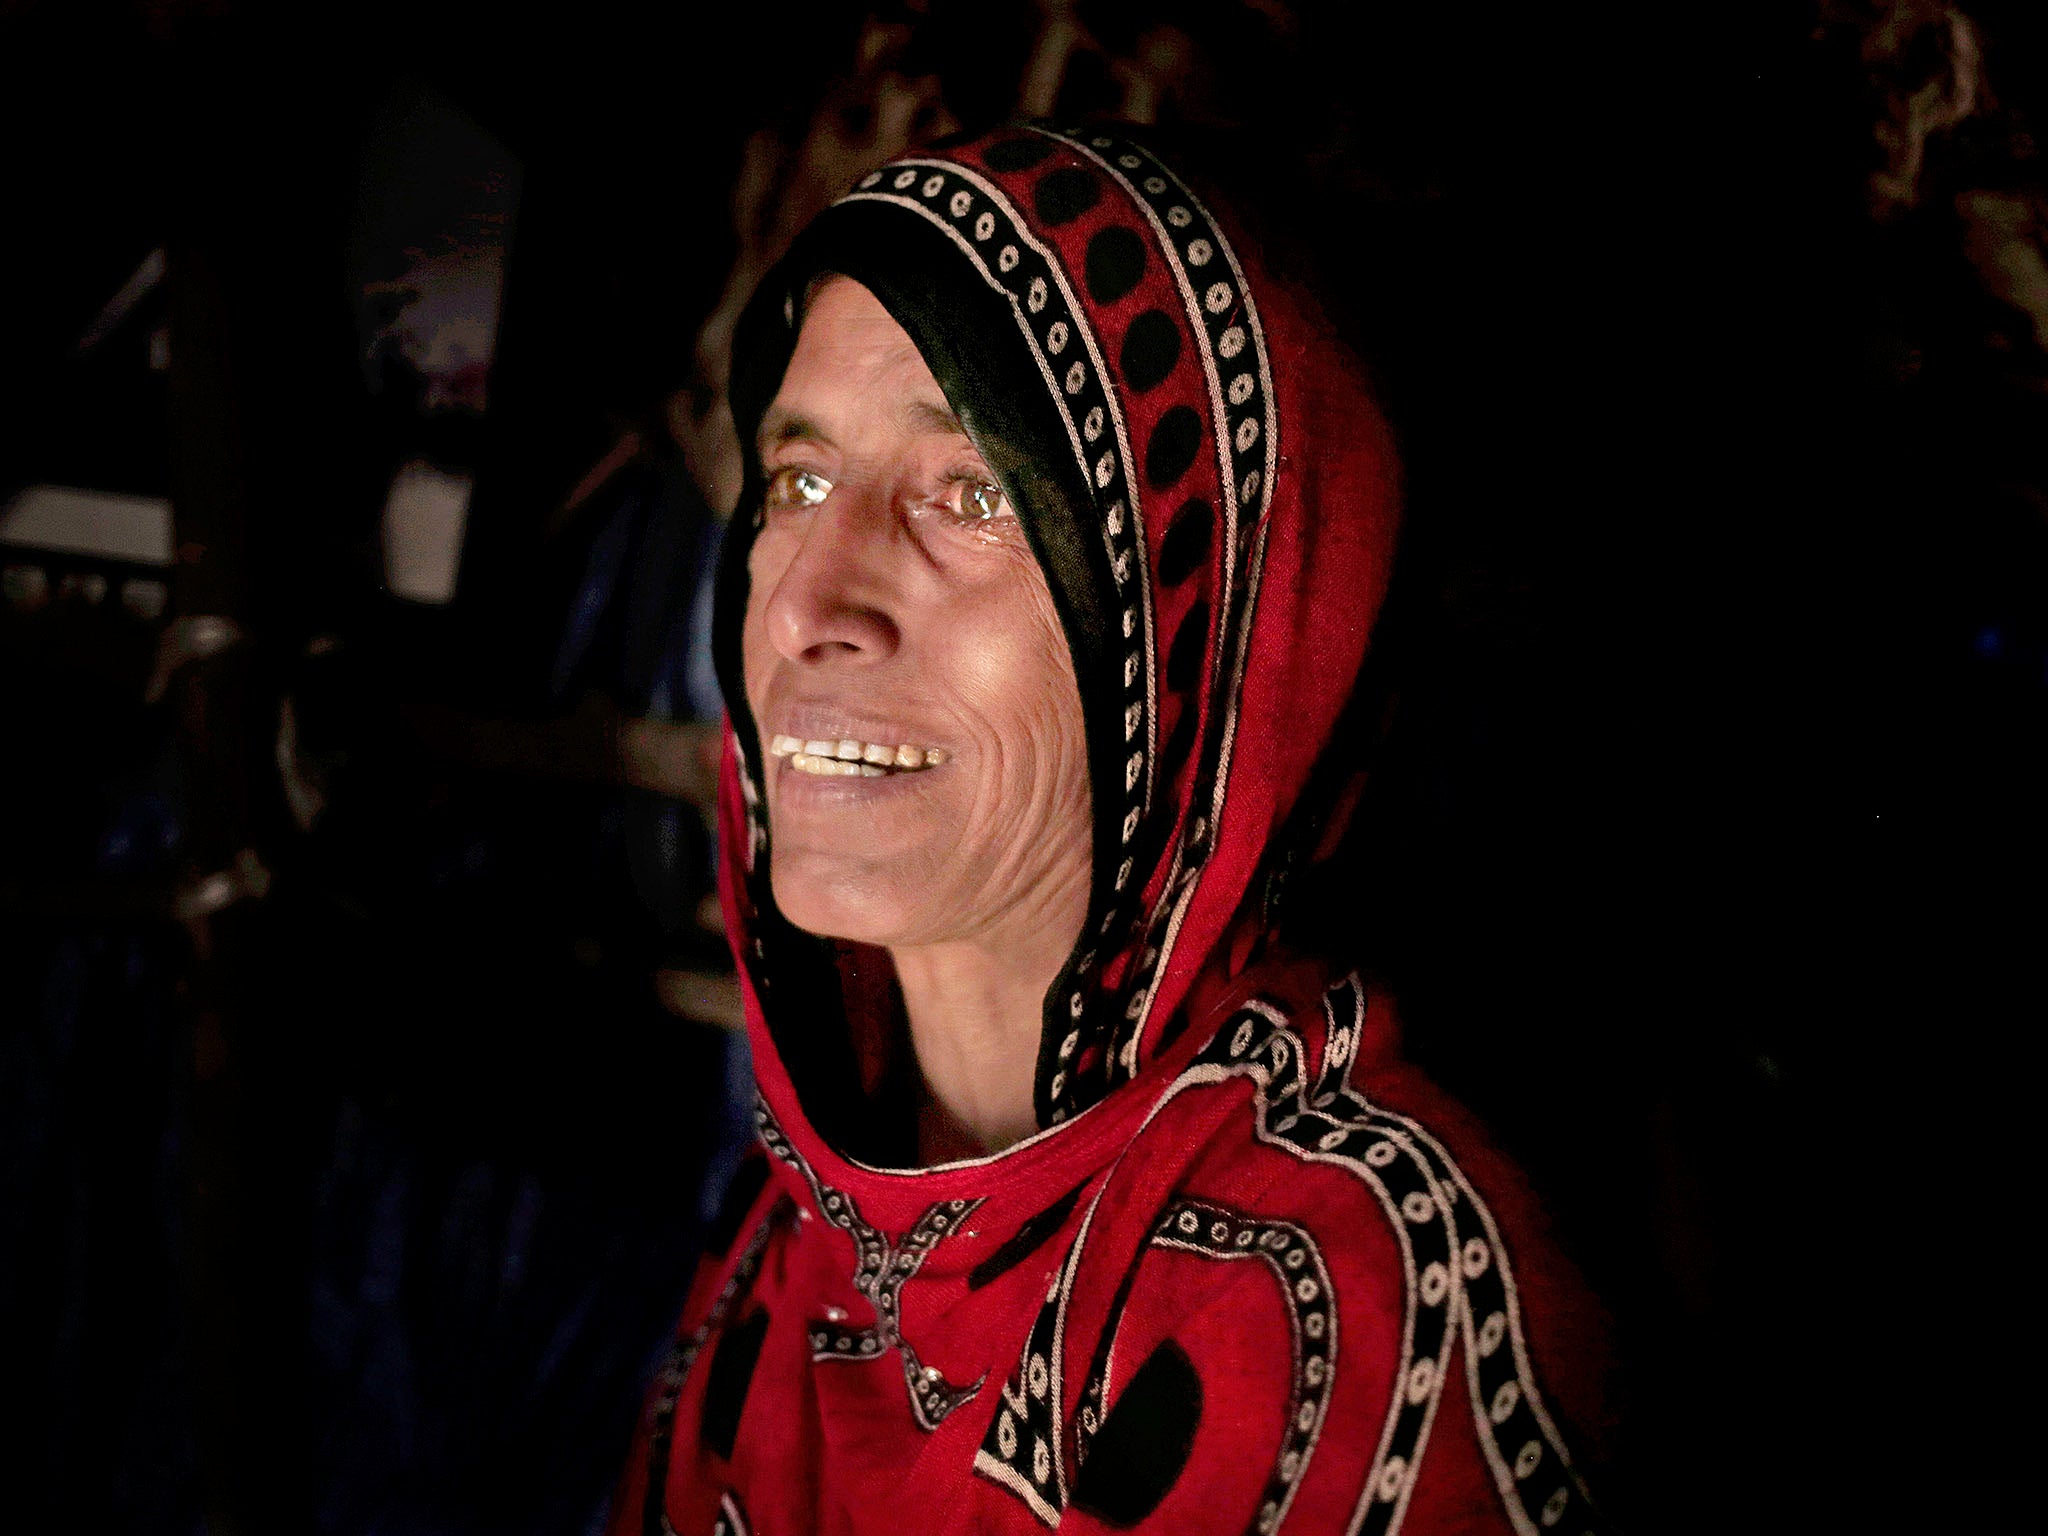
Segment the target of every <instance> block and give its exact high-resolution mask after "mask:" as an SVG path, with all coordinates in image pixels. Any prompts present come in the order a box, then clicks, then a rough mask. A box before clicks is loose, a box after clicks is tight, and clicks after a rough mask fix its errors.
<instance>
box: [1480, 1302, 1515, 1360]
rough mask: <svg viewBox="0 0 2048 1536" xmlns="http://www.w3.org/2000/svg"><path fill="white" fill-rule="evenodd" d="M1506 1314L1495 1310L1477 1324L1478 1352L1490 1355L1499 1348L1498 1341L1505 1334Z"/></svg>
mask: <svg viewBox="0 0 2048 1536" xmlns="http://www.w3.org/2000/svg"><path fill="white" fill-rule="evenodd" d="M1507 1331H1508V1315H1507V1314H1506V1313H1505V1312H1495V1313H1493V1314H1492V1315H1490V1316H1489V1317H1488V1318H1487V1319H1486V1321H1485V1322H1483V1323H1481V1324H1480V1325H1479V1353H1480V1354H1482V1355H1491V1354H1492V1353H1493V1352H1494V1351H1495V1350H1496V1349H1499V1348H1500V1341H1501V1340H1502V1339H1503V1338H1505V1337H1506V1336H1507Z"/></svg>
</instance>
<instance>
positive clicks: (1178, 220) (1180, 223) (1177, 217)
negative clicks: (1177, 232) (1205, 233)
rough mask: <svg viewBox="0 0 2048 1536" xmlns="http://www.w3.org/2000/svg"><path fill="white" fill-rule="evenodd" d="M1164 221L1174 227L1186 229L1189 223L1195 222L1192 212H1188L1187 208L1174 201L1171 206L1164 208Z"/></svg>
mask: <svg viewBox="0 0 2048 1536" xmlns="http://www.w3.org/2000/svg"><path fill="white" fill-rule="evenodd" d="M1166 222H1167V223H1169V224H1171V225H1172V226H1173V227H1174V228H1175V229H1186V228H1187V227H1188V226H1189V225H1190V224H1192V223H1194V222H1195V216H1194V215H1193V214H1192V213H1189V212H1188V211H1187V209H1185V208H1183V207H1182V206H1181V205H1180V204H1179V203H1175V204H1174V205H1173V206H1172V207H1171V208H1169V209H1167V210H1166Z"/></svg>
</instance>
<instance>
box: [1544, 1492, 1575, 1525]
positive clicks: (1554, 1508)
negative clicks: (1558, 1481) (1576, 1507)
mask: <svg viewBox="0 0 2048 1536" xmlns="http://www.w3.org/2000/svg"><path fill="white" fill-rule="evenodd" d="M1571 1501H1572V1491H1571V1489H1569V1488H1560V1489H1558V1490H1557V1491H1556V1492H1555V1493H1553V1494H1551V1496H1550V1497H1549V1498H1547V1499H1545V1500H1544V1501H1543V1513H1542V1515H1541V1516H1540V1518H1541V1519H1542V1521H1543V1523H1544V1525H1546V1526H1552V1525H1555V1524H1557V1522H1558V1521H1560V1520H1562V1519H1563V1518H1564V1511H1565V1506H1566V1505H1568V1504H1570V1503H1571Z"/></svg>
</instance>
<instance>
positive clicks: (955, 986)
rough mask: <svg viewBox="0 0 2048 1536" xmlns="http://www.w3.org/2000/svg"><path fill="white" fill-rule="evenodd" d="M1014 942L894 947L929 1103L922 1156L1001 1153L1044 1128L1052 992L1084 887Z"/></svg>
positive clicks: (1018, 932)
mask: <svg viewBox="0 0 2048 1536" xmlns="http://www.w3.org/2000/svg"><path fill="white" fill-rule="evenodd" d="M1048 895H1049V896H1050V898H1051V899H1050V900H1048V901H1046V902H1045V903H1043V906H1042V910H1041V911H1040V912H1039V913H1038V914H1037V915H1036V918H1035V920H1034V921H1031V922H1028V923H1022V924H1016V925H1012V926H1011V928H1010V932H1009V933H1008V934H1007V935H1006V937H1007V939H1008V940H1009V942H1006V943H993V944H992V943H985V942H979V941H975V942H962V943H956V944H932V945H916V946H905V947H903V948H897V949H892V950H891V951H890V957H891V959H892V960H893V961H894V962H895V966H896V979H897V983H898V984H899V985H900V986H901V987H902V989H903V1007H904V1012H905V1013H906V1014H907V1015H908V1017H909V1020H910V1043H911V1048H912V1050H914V1051H915V1052H916V1054H917V1066H918V1071H919V1074H920V1075H921V1076H922V1078H923V1084H924V1094H923V1098H924V1100H925V1102H924V1104H923V1105H922V1106H921V1109H920V1113H919V1125H918V1155H919V1159H920V1161H922V1162H925V1163H927V1164H929V1163H933V1162H944V1161H951V1160H953V1159H955V1158H960V1157H971V1156H977V1155H980V1154H983V1153H988V1152H1000V1151H1001V1150H1002V1149H1003V1148H1005V1147H1007V1146H1011V1145H1013V1144H1014V1143H1016V1142H1019V1141H1022V1140H1023V1139H1024V1138H1025V1137H1027V1136H1029V1135H1031V1134H1032V1133H1033V1132H1034V1131H1036V1130H1037V1129H1038V1117H1037V1114H1036V1112H1035V1110H1034V1109H1033V1106H1032V1102H1031V1090H1032V1084H1033V1080H1034V1078H1035V1077H1036V1074H1037V1070H1038V1042H1039V1036H1040V1033H1041V1032H1042V1030H1043V1028H1044V1017H1045V995H1046V993H1047V992H1048V991H1050V990H1051V988H1052V984H1053V982H1054V981H1056V980H1057V979H1058V978H1059V974H1060V970H1061V968H1062V967H1063V966H1065V964H1066V963H1067V956H1068V955H1069V954H1071V953H1072V952H1073V947H1074V942H1075V940H1076V939H1077V938H1078V937H1079V936H1080V932H1081V923H1082V920H1083V918H1084V917H1085V916H1086V914H1087V899H1088V897H1087V889H1086V886H1085V883H1083V884H1081V885H1079V886H1078V887H1077V888H1076V889H1074V890H1071V891H1059V892H1053V893H1048Z"/></svg>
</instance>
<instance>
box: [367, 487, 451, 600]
mask: <svg viewBox="0 0 2048 1536" xmlns="http://www.w3.org/2000/svg"><path fill="white" fill-rule="evenodd" d="M469 492H470V479H469V476H467V475H452V474H450V473H448V471H446V470H444V469H436V468H435V467H434V466H433V465H431V464H429V463H427V462H426V461H425V460H423V459H414V460H412V461H411V462H409V463H408V464H406V466H405V467H404V468H403V469H401V470H399V472H398V473H397V475H395V476H394V477H393V478H392V481H391V493H390V495H388V496H387V497H385V499H384V584H385V585H386V586H387V587H389V588H390V589H391V590H392V592H393V593H395V594H396V595H397V596H399V597H403V598H409V599H411V600H412V601H413V602H415V603H445V602H447V601H448V600H449V599H450V598H452V597H454V596H455V573H456V569H457V567H458V566H459V565H460V564H461V562H462V530H463V526H464V524H465V523H466V522H467V521H468V519H469Z"/></svg>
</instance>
